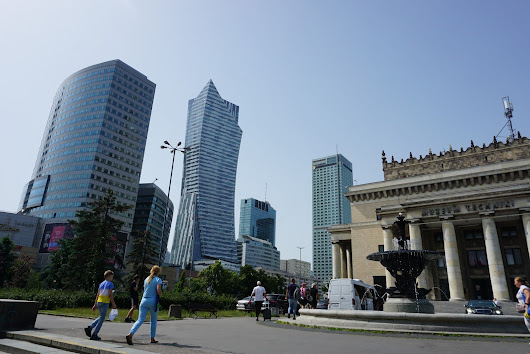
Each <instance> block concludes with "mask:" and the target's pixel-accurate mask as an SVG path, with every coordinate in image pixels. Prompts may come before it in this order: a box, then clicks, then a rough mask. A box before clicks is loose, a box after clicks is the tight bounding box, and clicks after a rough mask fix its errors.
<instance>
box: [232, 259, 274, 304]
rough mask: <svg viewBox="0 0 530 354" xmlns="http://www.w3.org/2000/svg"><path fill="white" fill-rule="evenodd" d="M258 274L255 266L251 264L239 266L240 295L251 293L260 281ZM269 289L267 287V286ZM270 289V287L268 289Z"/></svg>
mask: <svg viewBox="0 0 530 354" xmlns="http://www.w3.org/2000/svg"><path fill="white" fill-rule="evenodd" d="M258 280H259V279H258V276H257V274H256V271H255V269H254V267H252V266H250V265H244V266H242V267H241V268H239V281H238V284H239V287H238V290H239V291H238V294H237V295H238V297H244V296H248V295H250V293H251V292H252V289H254V287H255V286H256V282H257V281H258ZM265 289H267V288H265ZM267 290H268V289H267Z"/></svg>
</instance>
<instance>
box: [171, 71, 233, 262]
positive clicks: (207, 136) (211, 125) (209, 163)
mask: <svg viewBox="0 0 530 354" xmlns="http://www.w3.org/2000/svg"><path fill="white" fill-rule="evenodd" d="M238 119H239V107H238V106H236V105H235V104H233V103H230V102H228V101H226V100H224V99H223V98H222V97H221V95H219V92H218V91H217V89H216V88H215V85H214V84H213V82H212V80H210V81H209V82H208V83H207V84H206V86H205V87H204V88H203V90H202V91H201V93H200V94H199V96H197V98H194V99H191V100H190V101H189V103H188V122H187V126H186V142H185V146H186V147H188V148H190V150H189V151H188V152H187V153H186V154H185V155H184V168H183V169H184V170H183V173H182V190H181V195H180V206H179V210H178V215H177V223H176V228H175V235H174V239H173V246H172V249H171V259H170V262H171V263H173V264H178V265H181V266H188V265H189V264H190V263H191V260H192V259H193V261H197V260H200V259H202V260H206V261H207V260H221V261H225V262H229V263H232V264H233V265H234V266H237V251H236V241H235V228H234V222H235V220H234V195H235V186H236V171H237V161H238V157H239V145H240V143H241V135H242V131H241V128H239V125H238Z"/></svg>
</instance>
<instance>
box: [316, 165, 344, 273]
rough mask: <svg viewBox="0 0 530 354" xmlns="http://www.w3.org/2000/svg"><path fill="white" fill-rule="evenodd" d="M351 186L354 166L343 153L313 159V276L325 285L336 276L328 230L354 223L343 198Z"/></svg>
mask: <svg viewBox="0 0 530 354" xmlns="http://www.w3.org/2000/svg"><path fill="white" fill-rule="evenodd" d="M351 185H353V171H352V164H351V162H350V161H348V160H347V159H346V158H345V157H344V156H342V155H341V154H337V155H332V156H327V157H323V158H320V159H315V160H313V273H314V275H315V277H316V278H318V279H319V280H320V281H322V282H324V283H325V282H327V281H328V280H329V279H331V277H332V276H333V264H332V256H331V242H330V240H331V238H330V234H329V232H328V231H327V229H328V228H329V227H330V226H333V225H338V224H349V223H351V209H350V202H349V201H348V199H347V198H346V197H345V196H344V194H345V193H346V191H347V190H346V187H349V186H351Z"/></svg>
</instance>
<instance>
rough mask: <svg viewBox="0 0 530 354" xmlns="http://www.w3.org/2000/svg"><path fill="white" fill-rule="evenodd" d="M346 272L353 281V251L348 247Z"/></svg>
mask: <svg viewBox="0 0 530 354" xmlns="http://www.w3.org/2000/svg"><path fill="white" fill-rule="evenodd" d="M346 270H347V272H348V278H349V279H353V274H352V264H351V250H350V248H349V247H346Z"/></svg>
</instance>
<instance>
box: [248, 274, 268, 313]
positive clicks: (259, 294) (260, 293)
mask: <svg viewBox="0 0 530 354" xmlns="http://www.w3.org/2000/svg"><path fill="white" fill-rule="evenodd" d="M256 285H257V286H256V287H255V288H254V289H253V290H252V294H250V297H252V296H254V305H255V306H256V321H258V318H259V313H260V312H261V306H262V305H263V300H264V299H265V300H268V299H267V293H266V291H265V288H264V287H263V286H261V282H260V281H259V280H258V282H257V284H256ZM249 301H250V300H249ZM263 321H265V319H263Z"/></svg>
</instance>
